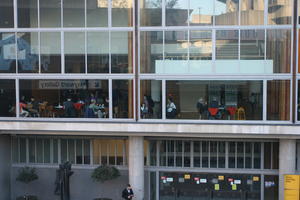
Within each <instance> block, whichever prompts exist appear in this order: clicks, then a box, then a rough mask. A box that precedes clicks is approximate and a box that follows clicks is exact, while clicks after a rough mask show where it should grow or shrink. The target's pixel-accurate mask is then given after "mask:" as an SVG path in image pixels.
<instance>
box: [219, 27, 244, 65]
mask: <svg viewBox="0 0 300 200" xmlns="http://www.w3.org/2000/svg"><path fill="white" fill-rule="evenodd" d="M238 42H239V32H238V31H237V30H217V31H216V59H224V60H227V59H238V47H239V45H238Z"/></svg>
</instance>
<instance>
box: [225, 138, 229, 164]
mask: <svg viewBox="0 0 300 200" xmlns="http://www.w3.org/2000/svg"><path fill="white" fill-rule="evenodd" d="M228 166H229V142H228V141H226V142H225V169H228Z"/></svg>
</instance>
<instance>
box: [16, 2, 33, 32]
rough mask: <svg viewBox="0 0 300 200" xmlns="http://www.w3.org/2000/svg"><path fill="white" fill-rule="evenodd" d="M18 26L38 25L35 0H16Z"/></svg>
mask: <svg viewBox="0 0 300 200" xmlns="http://www.w3.org/2000/svg"><path fill="white" fill-rule="evenodd" d="M17 3H18V27H19V28H34V27H37V26H38V8H37V6H38V3H37V0H18V2H17Z"/></svg>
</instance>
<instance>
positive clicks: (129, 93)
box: [112, 80, 133, 118]
mask: <svg viewBox="0 0 300 200" xmlns="http://www.w3.org/2000/svg"><path fill="white" fill-rule="evenodd" d="M112 87H113V90H112V98H113V99H112V101H113V117H114V118H133V81H132V80H113V81H112Z"/></svg>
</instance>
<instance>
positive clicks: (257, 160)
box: [253, 142, 261, 169]
mask: <svg viewBox="0 0 300 200" xmlns="http://www.w3.org/2000/svg"><path fill="white" fill-rule="evenodd" d="M253 148H254V149H253V156H254V159H253V161H254V163H253V167H254V169H260V168H261V166H260V164H261V143H260V142H255V143H254V145H253Z"/></svg>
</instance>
